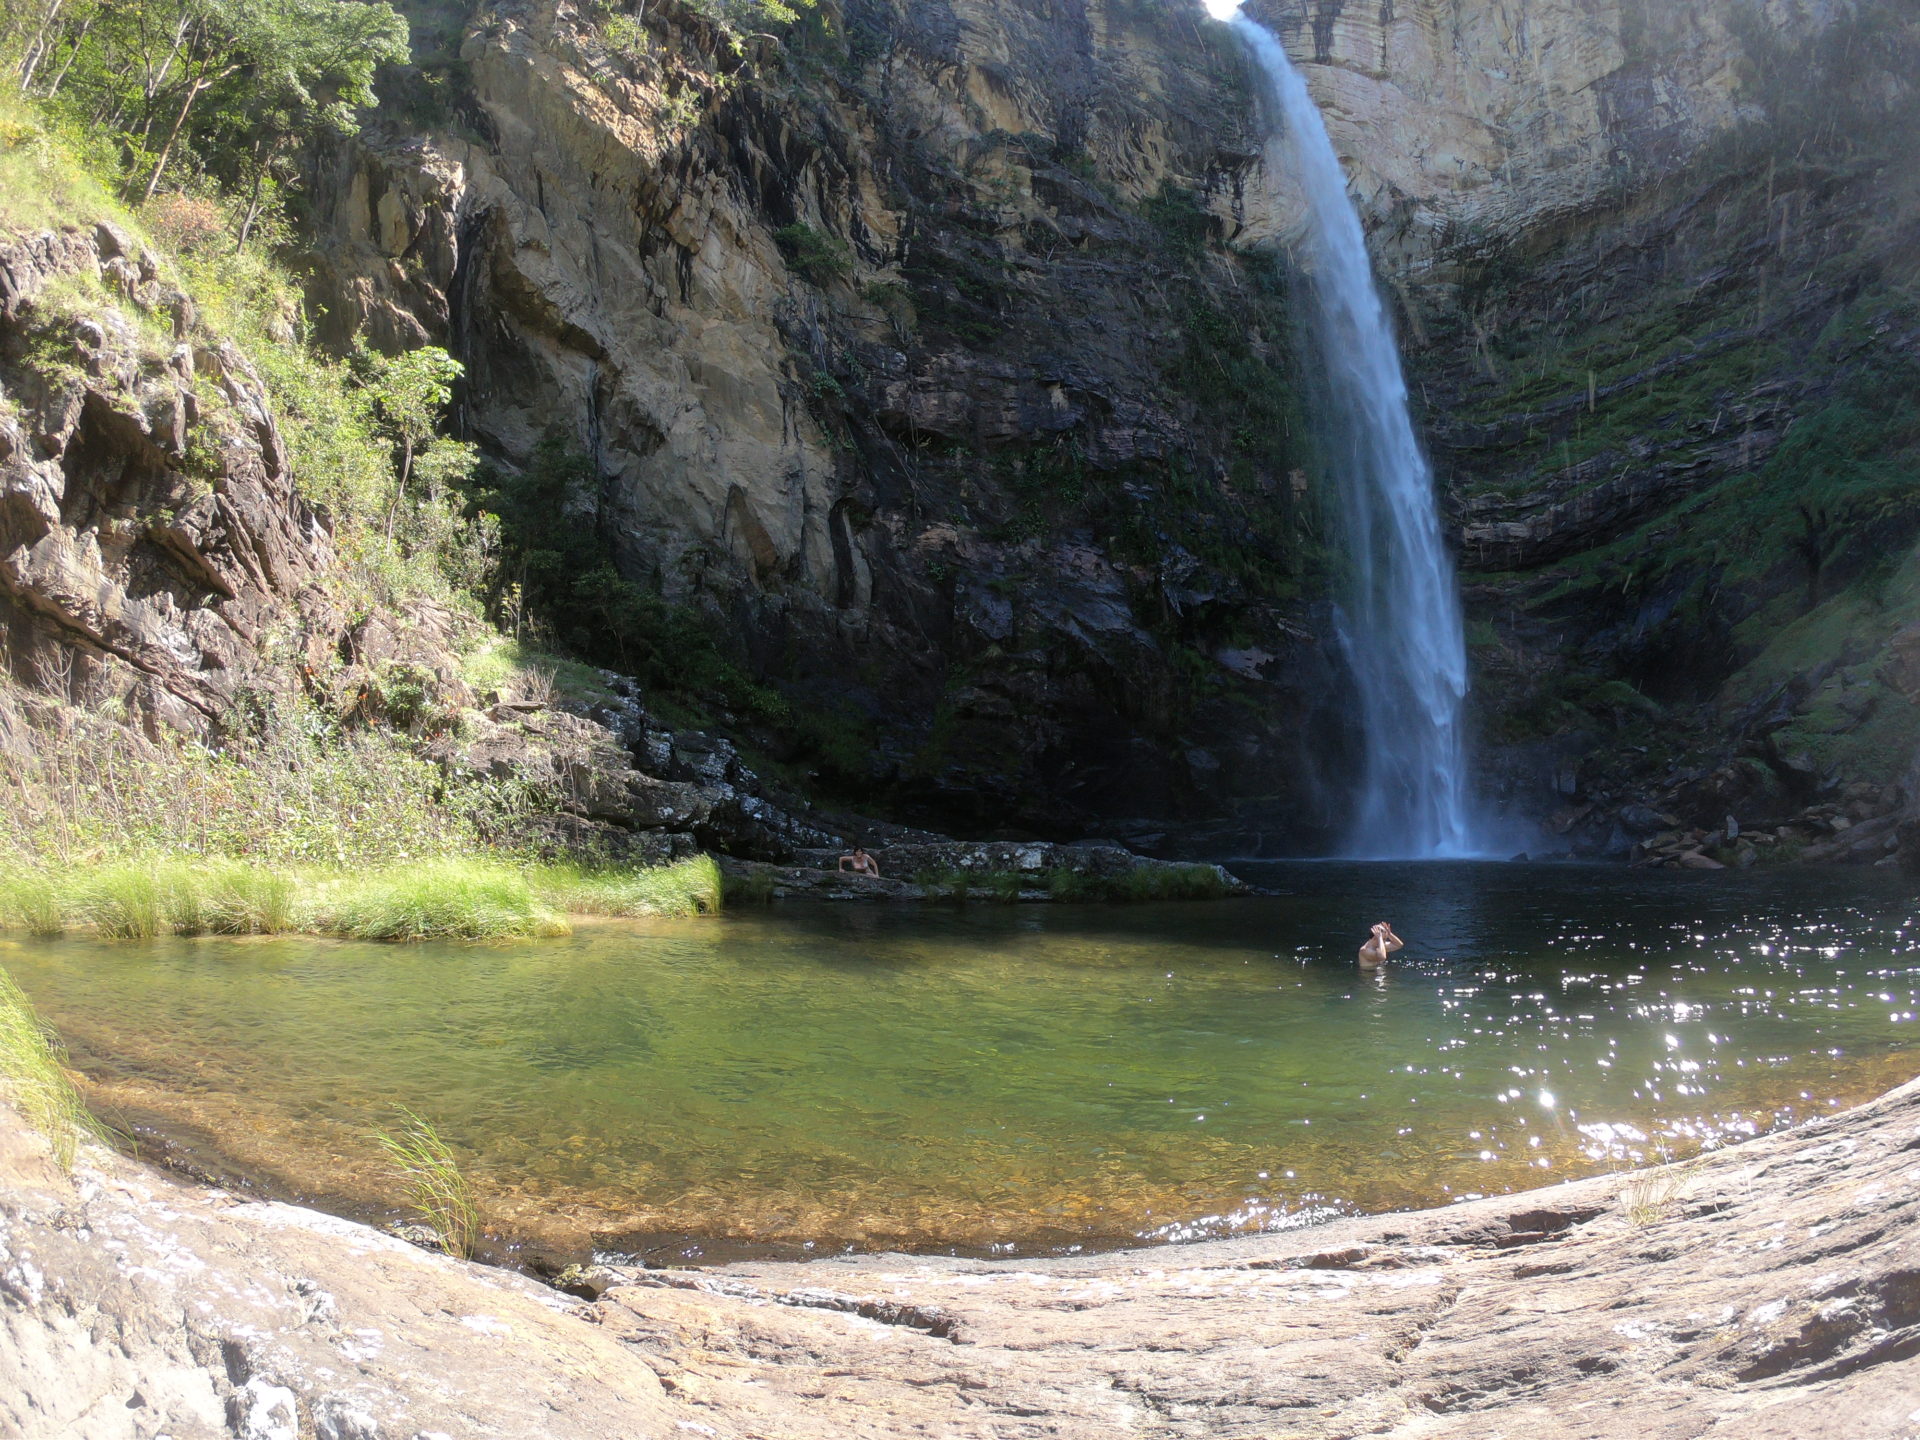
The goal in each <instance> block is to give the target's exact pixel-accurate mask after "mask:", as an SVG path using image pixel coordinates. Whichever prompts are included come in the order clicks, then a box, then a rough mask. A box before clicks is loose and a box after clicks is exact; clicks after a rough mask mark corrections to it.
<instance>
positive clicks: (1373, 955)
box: [1360, 920, 1406, 970]
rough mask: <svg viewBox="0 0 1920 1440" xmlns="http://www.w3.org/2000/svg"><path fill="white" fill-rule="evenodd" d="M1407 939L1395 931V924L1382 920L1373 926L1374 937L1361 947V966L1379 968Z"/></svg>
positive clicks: (1369, 968)
mask: <svg viewBox="0 0 1920 1440" xmlns="http://www.w3.org/2000/svg"><path fill="white" fill-rule="evenodd" d="M1405 944H1406V941H1404V940H1402V939H1401V938H1400V937H1399V936H1398V935H1396V934H1394V933H1393V926H1391V925H1389V924H1388V923H1387V922H1386V921H1385V920H1382V921H1381V922H1380V923H1379V924H1378V925H1376V926H1374V927H1373V938H1372V939H1370V940H1368V941H1367V943H1366V944H1364V945H1362V946H1361V947H1360V968H1361V969H1362V970H1378V969H1379V968H1380V967H1381V966H1382V965H1385V964H1386V963H1387V957H1388V956H1389V955H1391V954H1393V952H1394V951H1396V950H1398V949H1400V948H1401V947H1402V946H1403V945H1405Z"/></svg>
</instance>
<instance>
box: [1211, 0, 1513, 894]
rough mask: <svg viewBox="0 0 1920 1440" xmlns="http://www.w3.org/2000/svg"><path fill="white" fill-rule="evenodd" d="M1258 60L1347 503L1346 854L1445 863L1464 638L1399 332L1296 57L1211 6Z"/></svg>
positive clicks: (1467, 848) (1451, 826) (1332, 450)
mask: <svg viewBox="0 0 1920 1440" xmlns="http://www.w3.org/2000/svg"><path fill="white" fill-rule="evenodd" d="M1206 6H1207V10H1208V13H1209V14H1211V15H1212V16H1213V17H1214V18H1215V19H1218V20H1225V21H1229V22H1230V23H1231V24H1232V25H1233V28H1234V30H1235V31H1236V32H1237V33H1238V34H1239V35H1240V37H1241V38H1242V40H1244V41H1245V43H1246V45H1247V47H1248V49H1249V50H1250V52H1251V53H1252V55H1253V58H1254V61H1255V63H1256V65H1257V67H1258V69H1259V72H1260V75H1261V78H1262V79H1263V81H1264V82H1265V86H1266V98H1267V100H1268V101H1269V102H1270V105H1271V107H1272V110H1273V112H1274V114H1275V116H1276V117H1277V119H1278V122H1279V133H1278V135H1277V137H1276V138H1275V140H1274V144H1275V146H1276V147H1277V149H1278V150H1279V152H1280V156H1281V158H1282V163H1283V164H1284V165H1285V166H1286V169H1287V171H1288V173H1290V174H1292V175H1293V176H1294V177H1295V178H1296V179H1297V180H1298V182H1299V184H1300V187H1301V189H1302V191H1303V192H1304V194H1305V197H1306V202H1307V213H1306V249H1307V255H1306V259H1307V268H1308V269H1309V271H1310V274H1309V281H1310V286H1309V288H1310V290H1311V294H1312V300H1313V322H1314V323H1313V332H1314V337H1315V340H1316V342H1317V349H1318V354H1317V355H1316V356H1315V357H1314V358H1315V360H1316V361H1317V362H1318V364H1319V367H1320V368H1321V370H1322V372H1323V375H1324V383H1325V386H1326V393H1325V401H1326V404H1325V406H1324V409H1325V412H1326V413H1324V414H1322V415H1320V416H1317V417H1316V420H1317V423H1318V424H1319V425H1320V428H1321V430H1322V432H1323V440H1324V443H1325V445H1326V460H1327V464H1328V468H1329V470H1330V471H1331V472H1332V473H1333V475H1334V476H1335V478H1336V480H1337V482H1338V485H1339V490H1340V495H1341V501H1342V511H1343V513H1342V520H1343V522H1344V526H1343V536H1342V538H1343V541H1344V544H1345V547H1346V555H1345V563H1346V566H1347V568H1348V573H1349V577H1350V578H1349V580H1348V582H1347V584H1346V586H1345V587H1344V588H1345V594H1344V595H1343V597H1342V603H1341V605H1340V607H1339V612H1338V613H1339V634H1340V640H1341V642H1342V645H1343V647H1344V650H1345V657H1346V659H1347V662H1348V666H1349V669H1350V671H1351V674H1352V678H1353V686H1354V688H1353V694H1352V696H1351V698H1350V704H1351V707H1352V712H1353V713H1354V714H1355V715H1356V716H1357V718H1358V720H1359V723H1360V728H1361V733H1362V737H1363V754H1364V765H1365V768H1364V772H1363V774H1362V776H1361V783H1360V785H1359V788H1358V794H1357V797H1356V802H1355V813H1354V816H1353V823H1352V828H1351V830H1350V831H1349V834H1348V839H1347V844H1346V853H1347V854H1348V855H1350V856H1352V857H1355V858H1377V859H1406V858H1415V859H1437V858H1447V857H1462V856H1470V855H1474V854H1478V853H1483V850H1482V847H1481V846H1479V845H1477V844H1476V843H1475V838H1474V833H1473V831H1474V825H1473V819H1472V805H1471V797H1470V795H1469V789H1468V783H1467V762H1466V739H1465V733H1464V722H1465V710H1466V693H1467V651H1466V635H1465V628H1464V625H1463V624H1462V620H1461V614H1460V598H1459V591H1458V587H1457V584H1456V582H1455V578H1454V572H1453V564H1452V561H1451V559H1450V558H1449V556H1448V555H1447V552H1446V547H1445V546H1444V544H1443V543H1442V541H1441V535H1440V517H1439V513H1438V509H1437V507H1436V505H1435V501H1434V493H1433V474H1432V471H1431V469H1430V468H1429V467H1428V465H1427V460H1426V456H1425V455H1424V454H1423V453H1422V452H1421V449H1420V444H1419V441H1418V439H1417V438H1416V437H1415V435H1414V430H1413V419H1412V416H1411V414H1410V412H1409V410H1408V405H1407V385H1406V377H1405V374H1404V373H1403V371H1402V370H1401V366H1400V352H1399V347H1398V344H1397V343H1396V341H1395V339H1394V334H1393V326H1392V323H1391V320H1390V319H1389V317H1388V314H1387V310H1386V306H1385V304H1384V303H1383V302H1382V300H1381V296H1380V291H1379V287H1378V286H1377V285H1376V284H1375V282H1374V278H1373V268H1372V264H1371V261H1370V260H1369V258H1368V255H1367V246H1366V236H1365V233H1364V232H1363V231H1362V229H1361V226H1360V216H1359V213H1358V212H1357V211H1356V210H1355V209H1354V206H1353V202H1352V200H1351V199H1350V198H1349V197H1348V195H1347V182H1346V174H1345V172H1344V171H1343V170H1342V169H1341V167H1340V160H1339V157H1338V156H1337V155H1336V154H1335V152H1334V148H1333V142H1332V140H1331V139H1330V138H1329V137H1328V134H1327V127H1326V122H1325V120H1324V119H1323V118H1322V117H1321V114H1320V110H1319V108H1318V107H1317V106H1316V105H1315V104H1314V103H1313V98H1312V97H1311V96H1310V95H1309V94H1308V92H1307V87H1306V82H1305V81H1304V80H1303V79H1302V78H1301V75H1300V73H1299V71H1297V70H1296V69H1295V68H1294V66H1293V62H1292V61H1291V60H1290V59H1289V58H1288V56H1287V52H1286V50H1285V49H1284V48H1283V47H1282V46H1281V44H1280V42H1279V41H1278V40H1277V39H1276V38H1275V37H1274V36H1273V35H1272V34H1271V33H1270V32H1269V31H1268V30H1266V29H1265V28H1264V27H1263V26H1261V25H1259V24H1258V23H1256V22H1255V21H1253V20H1251V19H1249V18H1248V17H1247V16H1245V15H1243V14H1241V13H1240V5H1239V3H1238V0H1206Z"/></svg>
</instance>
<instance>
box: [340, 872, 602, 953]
mask: <svg viewBox="0 0 1920 1440" xmlns="http://www.w3.org/2000/svg"><path fill="white" fill-rule="evenodd" d="M317 928H319V929H321V930H323V931H325V932H327V933H329V934H334V935H346V936H350V937H352V938H353V939H356V940H508V939H516V938H522V937H527V936H540V935H565V934H567V933H569V931H570V929H571V927H570V926H569V925H568V924H567V922H566V918H565V917H564V916H562V915H559V914H556V913H555V912H554V911H552V910H550V909H548V908H547V906H545V905H543V904H542V903H541V902H540V901H539V900H538V899H537V898H535V896H534V893H533V887H532V886H531V885H529V884H528V883H527V877H526V876H525V875H523V874H522V873H521V872H520V871H518V870H515V869H512V868H510V867H508V866H505V865H500V864H494V863H490V862H488V861H485V860H462V859H455V860H434V861H429V862H427V863H425V864H420V865H409V866H404V867H399V868H395V869H392V870H387V871H380V872H376V873H374V874H373V875H371V876H368V877H367V878H366V879H365V880H355V879H346V880H342V881H339V882H336V885H335V887H334V894H333V895H332V896H331V897H330V898H329V900H328V901H327V902H326V903H325V904H324V906H323V907H322V911H321V915H320V918H319V923H318V926H317Z"/></svg>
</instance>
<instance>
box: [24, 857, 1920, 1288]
mask: <svg viewBox="0 0 1920 1440" xmlns="http://www.w3.org/2000/svg"><path fill="white" fill-rule="evenodd" d="M1244 868H1246V869H1247V870H1249V871H1250V872H1255V873H1256V874H1257V877H1258V878H1260V879H1261V880H1263V881H1264V882H1266V883H1269V884H1275V885H1279V886H1281V887H1283V888H1284V889H1285V890H1286V891H1287V892H1288V893H1286V894H1284V895H1281V896H1279V897H1276V898H1270V899H1259V900H1248V901H1232V902H1220V903H1214V904H1191V905H1171V906H1141V907H1134V908H1093V907H1049V906H1020V907H1009V906H986V905H979V906H973V907H970V908H967V909H964V910H951V909H948V910H941V909H935V910H928V909H917V908H907V907H887V908H879V907H874V908H857V907H841V908H827V907H820V908H799V907H788V908H778V909H774V910H770V911H759V912H751V913H746V914H740V915H734V916H729V917H726V918H724V919H719V920H695V921H671V922H645V923H636V924H626V923H621V924H606V925H598V926H594V927H591V928H586V929H583V930H582V931H581V932H580V933H578V934H576V935H575V936H573V937H572V938H571V939H567V940H558V941H544V942H539V943H530V944H521V945H514V946H465V945H422V946H386V945H368V944H353V943H342V942H336V941H318V940H311V939H288V940H269V941H223V940H192V941H188V940H178V941H164V942H156V943H152V944H144V945H143V944H127V943H105V942H96V941H87V940H77V939H69V940H62V941H48V942H39V941H15V942H7V943H6V944H5V946H4V949H3V950H0V964H4V965H5V966H6V967H7V968H8V969H9V970H11V971H12V972H13V974H14V976H15V977H16V979H18V981H19V982H20V984H21V985H22V986H23V987H24V988H25V989H26V991H27V992H28V993H29V994H30V995H31V996H32V997H33V999H34V1000H35V1002H36V1003H37V1004H38V1005H39V1006H40V1007H41V1009H42V1012H43V1013H44V1014H45V1015H46V1017H47V1018H48V1019H49V1020H51V1021H52V1022H53V1023H54V1024H55V1025H56V1026H57V1027H58V1028H59V1029H60V1030H61V1032H62V1034H63V1035H64V1036H65V1037H66V1039H67V1040H68V1042H69V1044H70V1046H71V1048H72V1049H73V1052H74V1055H75V1057H76V1060H77V1061H78V1062H79V1063H80V1065H81V1067H82V1068H83V1069H84V1070H85V1071H86V1072H87V1073H88V1074H89V1075H90V1076H91V1077H93V1078H94V1080H95V1081H96V1082H97V1090H96V1098H97V1099H98V1100H99V1101H100V1103H101V1104H102V1105H104V1106H107V1107H114V1106H117V1107H120V1109H121V1111H122V1113H123V1114H125V1115H127V1116H129V1117H131V1118H133V1119H135V1120H138V1121H140V1122H142V1123H143V1124H152V1123H155V1122H158V1123H159V1124H160V1126H161V1128H163V1129H171V1130H173V1131H174V1132H176V1133H189V1134H201V1135H205V1136H211V1137H212V1138H213V1141H214V1143H215V1144H216V1145H217V1147H218V1149H219V1151H220V1152H222V1153H223V1154H224V1155H225V1156H226V1157H228V1158H229V1159H230V1160H231V1161H232V1162H233V1163H234V1164H235V1165H237V1166H239V1167H240V1168H241V1169H242V1170H243V1171H248V1172H251V1173H254V1174H256V1175H266V1176H269V1177H272V1178H274V1179H275V1180H277V1181H278V1182H279V1183H280V1184H281V1185H282V1186H283V1187H287V1188H291V1189H293V1190H294V1191H296V1192H298V1193H301V1194H306V1195H311V1196H316V1197H320V1198H322V1199H325V1200H329V1201H331V1202H333V1203H336V1204H340V1205H344V1206H346V1207H347V1208H358V1209H361V1210H378V1209H380V1208H381V1207H382V1205H383V1204H384V1203H388V1202H390V1199H391V1195H390V1189H389V1187H388V1185H387V1182H386V1180H385V1178H384V1176H383V1175H382V1173H381V1170H380V1167H379V1163H378V1160H377V1157H376V1152H375V1150H374V1147H373V1145H372V1143H371V1141H370V1140H369V1139H368V1135H367V1132H368V1131H369V1130H370V1129H371V1128H373V1127H375V1126H377V1125H380V1124H382V1123H386V1122H387V1121H389V1120H390V1117H391V1108H390V1107H391V1106H392V1105H394V1104H395V1103H405V1104H407V1105H410V1106H412V1107H414V1108H415V1109H417V1110H419V1111H421V1112H422V1113H424V1114H426V1115H428V1116H429V1117H431V1118H433V1119H434V1120H435V1121H436V1122H437V1123H438V1124H439V1125H440V1127H441V1129H442V1130H443V1132H444V1133H445V1134H446V1135H447V1137H448V1139H449V1140H450V1141H451V1142H452V1143H453V1145H454V1146H455V1148H456V1149H457V1150H458V1151H459V1152H460V1154H461V1156H462V1159H463V1161H464V1163H465V1164H466V1165H467V1167H468V1168H469V1170H470V1172H471V1173H472V1175H473V1177H474V1178H475V1180H476V1182H477V1184H478V1186H479V1188H480V1190H481V1193H482V1197H483V1201H484V1202H485V1204H486V1207H487V1209H488V1210H489V1213H490V1215H491V1216H492V1218H493V1219H494V1221H495V1222H496V1223H497V1224H499V1225H501V1226H503V1227H505V1228H507V1229H509V1230H511V1231H513V1232H514V1233H516V1234H521V1235H531V1236H535V1237H539V1238H542V1239H544V1240H546V1241H549V1242H556V1243H578V1242H580V1241H582V1240H584V1239H585V1238H586V1237H589V1236H590V1237H593V1238H594V1239H595V1240H596V1241H597V1243H599V1244H601V1245H602V1246H608V1247H612V1248H620V1249H629V1250H638V1251H642V1252H647V1253H653V1254H663V1255H667V1256H672V1255H676V1254H682V1253H684V1254H688V1255H697V1254H701V1253H704V1254H706V1255H708V1256H712V1255H715V1254H717V1253H737V1251H738V1249H739V1247H740V1246H741V1245H743V1244H744V1245H773V1246H775V1247H778V1248H785V1247H789V1246H791V1247H794V1248H801V1247H808V1248H812V1249H814V1250H815V1251H816V1252H818V1251H821V1250H831V1249H837V1248H841V1247H844V1246H848V1245H852V1246H859V1247H880V1246H893V1247H911V1248H925V1249H961V1250H967V1251H999V1252H1002V1253H1004V1252H1006V1251H1013V1250H1017V1251H1020V1252H1027V1253H1030V1252H1033V1251H1035V1250H1044V1249H1051V1248H1065V1247H1071V1246H1074V1245H1088V1246H1093V1245H1112V1244H1119V1243H1125V1242H1129V1241H1136V1240H1139V1239H1153V1238H1163V1239H1164V1238H1184V1237H1190V1236H1200V1235H1215V1234H1226V1233H1235V1232H1239V1231H1244V1230H1250V1229H1260V1228H1271V1227H1274V1226H1278V1225H1282V1224H1286V1223H1290V1222H1297V1221H1298V1220H1299V1219H1301V1218H1304V1217H1307V1216H1311V1215H1315V1214H1323V1213H1326V1212H1327V1211H1329V1210H1334V1209H1346V1208H1360V1209H1369V1210H1372V1209H1382V1208H1388V1207H1394V1206H1410V1205H1419V1204H1428V1203H1437V1202H1444V1201H1446V1200H1447V1199H1449V1198H1451V1197H1459V1196H1464V1195H1470V1194H1480V1193H1491V1192H1496V1191H1502V1190H1508V1189H1522V1188H1527V1187H1530V1186H1535V1185H1541V1184H1549V1183H1552V1182H1553V1181H1555V1180H1558V1179H1562V1178H1568V1177H1571V1176H1573V1175H1577V1174H1586V1173H1591V1172H1592V1171H1594V1170H1596V1169H1605V1168H1608V1167H1610V1166H1624V1165H1627V1164H1631V1163H1634V1162H1635V1161H1638V1160H1642V1159H1651V1158H1658V1157H1659V1156H1660V1155H1662V1154H1672V1153H1685V1152H1686V1151H1688V1150H1690V1149H1692V1148H1697V1147H1698V1146H1700V1145H1702V1144H1709V1145H1710V1144H1718V1143H1721V1142H1723V1141H1725V1140H1728V1139H1731V1138H1735V1137H1738V1136H1742V1135H1747V1134H1751V1133H1753V1132H1755V1131H1756V1130H1759V1129H1764V1128H1767V1127H1769V1126H1772V1125H1776V1124H1780V1123H1787V1122H1791V1121H1794V1120H1797V1119H1801V1118H1805V1117H1806V1116H1808V1115H1811V1114H1816V1113H1822V1112H1826V1111H1828V1110H1830V1109H1832V1108H1834V1107H1835V1106H1836V1105H1838V1104H1842V1103H1847V1102H1851V1101H1853V1100H1857V1099H1864V1098H1866V1097H1867V1096H1869V1095H1871V1094H1873V1093H1877V1092H1878V1091H1879V1090H1882V1089H1884V1088H1886V1087H1887V1086H1889V1085H1891V1084H1894V1083H1897V1082H1898V1081H1900V1080H1904V1079H1906V1078H1908V1077H1909V1076H1910V1075H1911V1074H1912V1073H1913V1071H1914V1069H1915V1068H1917V1066H1916V1062H1915V1057H1914V1050H1915V1048H1916V1046H1920V1020H1916V1018H1915V1017H1916V1014H1920V943H1917V942H1920V931H1917V930H1916V927H1915V924H1914V922H1913V921H1912V918H1911V915H1912V906H1911V904H1910V902H1909V900H1908V897H1907V893H1906V887H1905V886H1904V885H1903V884H1902V883H1900V882H1899V881H1897V880H1896V879H1894V878H1893V877H1884V876H1880V875H1856V874H1839V875H1836V874H1819V875H1812V874H1802V875H1755V874H1751V873H1748V874H1723V875H1696V874H1680V875H1672V874H1646V873H1644V872H1629V871H1625V870H1619V869H1601V868H1576V867H1547V866H1494V865H1467V864H1460V865H1420V866H1393V865H1334V864H1325V865H1299V866H1249V867H1244ZM1381 918H1385V919H1388V920H1391V921H1392V922H1393V923H1394V924H1395V926H1396V927H1397V928H1398V929H1399V931H1400V933H1401V934H1402V935H1403V936H1405V937H1406V938H1407V940H1408V942H1409V943H1408V949H1407V951H1406V952H1405V953H1404V954H1403V955H1402V956H1401V957H1400V959H1399V963H1397V964H1396V965H1395V966H1394V967H1393V968H1392V969H1391V970H1390V971H1389V972H1388V973H1386V974H1385V975H1384V976H1382V977H1379V978H1377V979H1376V978H1366V977H1362V976H1360V975H1359V974H1358V973H1357V972H1356V970H1355V968H1354V963H1353V956H1354V951H1355V950H1356V949H1357V947H1358V944H1359V941H1360V939H1361V938H1362V937H1363V936H1364V934H1365V926H1366V924H1367V923H1368V922H1371V921H1373V920H1375V919H1381Z"/></svg>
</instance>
